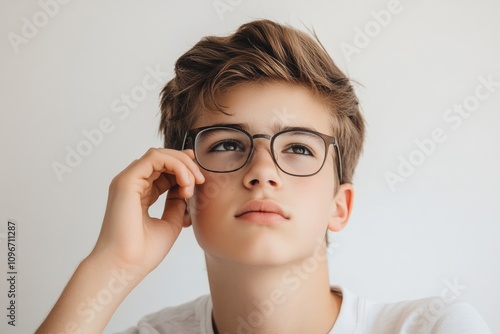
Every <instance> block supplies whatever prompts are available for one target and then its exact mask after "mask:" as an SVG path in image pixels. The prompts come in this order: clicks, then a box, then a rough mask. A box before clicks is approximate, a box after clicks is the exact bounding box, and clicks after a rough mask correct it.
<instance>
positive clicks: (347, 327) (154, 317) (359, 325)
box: [122, 286, 491, 334]
mask: <svg viewBox="0 0 500 334" xmlns="http://www.w3.org/2000/svg"><path fill="white" fill-rule="evenodd" d="M332 291H334V292H335V293H338V294H339V295H342V305H341V307H340V313H339V315H338V317H337V321H336V322H335V324H334V326H333V328H332V329H331V330H330V332H329V334H350V333H352V334H361V333H363V334H392V333H404V334H420V333H432V334H483V333H491V332H490V330H489V329H488V326H487V325H486V323H485V321H484V320H483V319H482V318H481V316H480V315H479V313H477V311H476V310H475V309H474V308H473V307H472V306H470V305H469V304H467V303H464V302H458V301H453V300H450V299H447V298H446V296H441V297H434V298H432V297H431V298H425V299H418V300H411V301H403V302H398V303H380V302H375V301H372V300H369V299H365V298H360V297H358V296H356V295H354V294H352V293H351V292H349V291H348V290H346V289H345V288H341V287H340V286H332ZM245 327H246V328H245ZM239 329H240V331H239V333H252V331H251V329H252V328H251V326H250V324H249V323H247V322H240V327H239ZM160 333H169V334H170V333H193V334H214V330H213V327H212V300H211V298H210V296H209V295H206V296H202V297H199V298H198V299H196V300H193V301H191V302H188V303H185V304H182V305H180V306H175V307H167V308H164V309H162V310H160V311H158V312H156V313H152V314H150V315H147V316H145V317H144V318H142V319H141V320H140V321H139V323H138V325H137V327H134V328H129V329H128V330H126V331H124V332H122V334H160Z"/></svg>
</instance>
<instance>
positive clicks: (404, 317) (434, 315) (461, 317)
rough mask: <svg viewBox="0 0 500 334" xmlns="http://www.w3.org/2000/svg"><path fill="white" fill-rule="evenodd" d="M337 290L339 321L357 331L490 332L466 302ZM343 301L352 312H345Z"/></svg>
mask: <svg viewBox="0 0 500 334" xmlns="http://www.w3.org/2000/svg"><path fill="white" fill-rule="evenodd" d="M337 289H339V290H340V291H341V293H342V295H343V296H344V297H343V301H342V306H341V312H340V314H339V319H338V321H339V322H340V323H342V322H343V323H344V326H347V323H348V322H351V323H352V324H351V325H350V326H352V328H353V329H354V330H353V332H355V333H357V332H356V330H358V331H359V332H360V333H373V334H376V333H408V334H418V333H439V334H452V333H453V334H454V333H463V334H466V333H470V334H482V333H485V334H486V333H490V330H489V329H488V326H487V325H486V323H485V321H484V320H483V318H482V317H481V316H480V315H479V313H478V312H477V311H476V310H475V309H474V308H473V307H472V306H471V305H470V304H467V303H465V302H459V301H451V300H444V299H443V298H441V297H430V298H423V299H417V300H407V301H401V302H396V303H381V302H376V301H373V300H369V299H365V298H360V297H358V296H356V295H354V294H352V293H350V292H349V291H347V290H345V289H343V288H340V287H337ZM344 302H345V306H346V307H347V308H348V309H349V311H350V312H349V313H351V314H346V313H347V312H344V313H343V310H344ZM341 317H343V318H341ZM346 320H348V321H346ZM334 328H335V327H334ZM334 333H336V332H334Z"/></svg>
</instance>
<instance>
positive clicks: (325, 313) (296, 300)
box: [206, 255, 342, 333]
mask: <svg viewBox="0 0 500 334" xmlns="http://www.w3.org/2000/svg"><path fill="white" fill-rule="evenodd" d="M206 258H207V270H208V277H209V282H210V292H211V296H212V302H213V320H214V323H215V325H216V328H217V329H218V332H219V333H292V332H294V333H328V331H329V330H330V329H331V328H332V326H333V324H334V323H335V320H336V319H337V316H338V314H339V311H340V305H341V302H342V299H341V297H340V296H338V295H336V294H333V293H332V292H331V291H330V283H329V278H328V267H327V261H322V262H320V263H316V266H314V269H313V270H311V268H313V266H308V261H307V259H306V260H304V261H300V262H297V263H288V264H286V265H282V266H246V265H242V264H238V263H234V262H230V261H225V260H221V259H215V258H211V257H210V256H208V255H207V256H206ZM214 327H215V326H214Z"/></svg>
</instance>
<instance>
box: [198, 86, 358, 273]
mask: <svg viewBox="0 0 500 334" xmlns="http://www.w3.org/2000/svg"><path fill="white" fill-rule="evenodd" d="M219 102H220V105H222V106H224V107H226V108H227V109H225V111H226V112H227V113H228V114H230V115H224V114H223V113H219V112H213V113H212V112H208V113H205V115H203V117H201V118H200V119H198V120H197V121H196V123H195V124H194V126H193V128H198V127H204V126H211V125H214V124H218V125H220V124H228V125H229V124H240V125H242V126H243V127H245V128H246V130H247V131H248V132H249V133H250V134H251V135H255V134H268V135H271V136H272V135H274V134H275V133H276V132H278V131H280V130H281V129H283V128H284V127H307V128H310V129H313V130H315V131H317V132H320V133H323V134H327V135H330V136H333V133H332V126H331V119H330V117H329V111H328V109H327V107H326V106H325V105H324V104H323V103H321V101H320V100H319V99H318V98H317V97H315V96H314V95H313V94H311V93H310V92H309V91H308V90H307V89H306V88H304V87H300V86H295V85H293V86H292V85H288V84H284V83H265V84H243V85H240V86H237V87H236V88H233V89H232V90H230V91H229V92H228V93H226V94H225V95H223V96H222V97H221V99H220V101H219ZM254 143H255V148H254V153H253V156H252V158H251V160H250V161H249V162H248V163H247V164H246V165H245V166H244V167H243V168H241V169H239V170H237V171H234V172H230V173H223V174H219V173H212V172H208V171H205V170H203V169H202V172H203V174H204V175H205V178H206V181H205V183H204V184H202V185H199V186H197V188H196V190H195V193H194V196H193V198H191V199H190V200H189V211H190V216H191V223H192V224H193V229H194V232H195V235H196V238H197V240H198V242H199V244H200V246H201V247H202V248H203V250H204V251H205V253H206V255H207V257H208V258H211V257H212V258H217V259H225V260H230V261H235V262H237V263H241V264H247V265H248V264H251V265H279V264H284V263H288V262H291V261H296V260H300V259H303V258H306V257H308V256H311V254H312V253H313V252H314V251H315V250H316V249H317V248H318V246H319V245H320V244H322V242H324V237H325V233H326V230H327V229H328V228H330V229H332V230H339V229H340V228H342V226H343V224H345V222H346V221H347V218H348V212H347V217H345V219H344V220H345V221H342V222H340V220H339V217H338V216H339V211H340V215H344V216H345V215H346V212H345V211H346V210H343V209H342V208H340V209H339V203H340V202H342V201H344V202H345V198H344V199H343V196H344V192H343V191H340V192H339V194H337V195H335V189H334V185H335V176H336V175H337V170H336V167H335V162H334V161H335V160H334V154H335V151H334V149H333V147H332V145H330V146H329V147H328V153H327V156H326V161H325V163H324V165H323V168H322V169H321V170H320V171H319V172H318V173H317V174H315V175H312V176H308V177H297V176H292V175H288V174H285V173H283V172H282V171H281V170H280V169H279V168H278V167H277V166H276V165H275V163H274V161H273V159H272V156H271V152H270V140H269V139H266V138H255V139H254ZM224 149H231V145H229V146H227V147H224ZM348 192H349V194H350V190H349V191H348ZM349 194H348V195H349ZM344 197H345V196H344ZM350 200H351V197H350V196H348V199H347V201H348V202H350ZM262 202H264V204H263V205H264V206H260V205H261V204H262ZM253 204H255V205H253ZM340 206H341V207H342V204H341V205H340ZM344 209H345V208H344ZM349 209H350V203H349V206H348V209H347V211H349ZM259 210H264V211H268V212H257V211H259ZM279 210H281V211H282V212H281V213H276V212H275V211H279ZM245 212H246V213H245ZM242 213H244V214H242Z"/></svg>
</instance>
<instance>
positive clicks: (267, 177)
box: [243, 135, 282, 189]
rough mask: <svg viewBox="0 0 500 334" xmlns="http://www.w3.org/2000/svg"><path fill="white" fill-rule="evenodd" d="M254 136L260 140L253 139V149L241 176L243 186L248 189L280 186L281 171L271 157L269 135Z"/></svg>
mask: <svg viewBox="0 0 500 334" xmlns="http://www.w3.org/2000/svg"><path fill="white" fill-rule="evenodd" d="M254 138H255V139H257V138H262V140H258V141H254V143H255V147H254V151H253V154H252V156H251V157H250V161H249V162H248V165H247V167H246V172H245V176H244V177H243V184H244V186H245V187H247V188H248V189H251V188H255V187H273V188H279V187H281V185H282V180H281V176H280V175H281V171H280V170H279V168H278V166H276V164H275V162H274V159H273V157H272V152H271V146H270V142H269V136H267V135H255V136H254ZM266 139H267V140H266Z"/></svg>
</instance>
